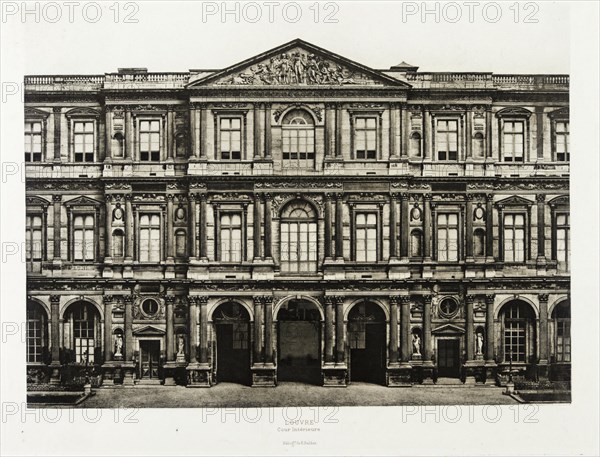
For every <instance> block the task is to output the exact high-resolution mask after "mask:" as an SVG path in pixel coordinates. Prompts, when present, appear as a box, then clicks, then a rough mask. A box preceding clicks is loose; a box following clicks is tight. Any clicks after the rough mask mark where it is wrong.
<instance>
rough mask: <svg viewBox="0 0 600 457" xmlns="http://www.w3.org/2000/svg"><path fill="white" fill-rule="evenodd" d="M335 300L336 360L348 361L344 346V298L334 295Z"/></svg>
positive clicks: (338, 361)
mask: <svg viewBox="0 0 600 457" xmlns="http://www.w3.org/2000/svg"><path fill="white" fill-rule="evenodd" d="M334 300H335V360H336V362H337V363H345V362H346V351H345V347H344V330H345V325H344V300H343V299H342V297H334Z"/></svg>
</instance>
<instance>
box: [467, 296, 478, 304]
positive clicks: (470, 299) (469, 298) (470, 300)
mask: <svg viewBox="0 0 600 457" xmlns="http://www.w3.org/2000/svg"><path fill="white" fill-rule="evenodd" d="M475 298H476V295H471V294H469V295H467V296H466V297H465V301H466V302H467V303H471V304H473V303H475Z"/></svg>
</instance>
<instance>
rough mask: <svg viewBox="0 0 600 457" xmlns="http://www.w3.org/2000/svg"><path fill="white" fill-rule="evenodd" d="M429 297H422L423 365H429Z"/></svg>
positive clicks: (430, 353)
mask: <svg viewBox="0 0 600 457" xmlns="http://www.w3.org/2000/svg"><path fill="white" fill-rule="evenodd" d="M431 298H432V297H431V295H423V363H424V364H431V363H432V362H431V356H432V355H433V350H432V341H431Z"/></svg>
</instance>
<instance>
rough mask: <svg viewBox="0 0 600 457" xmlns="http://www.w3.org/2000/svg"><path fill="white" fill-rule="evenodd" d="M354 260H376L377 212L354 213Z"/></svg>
mask: <svg viewBox="0 0 600 457" xmlns="http://www.w3.org/2000/svg"><path fill="white" fill-rule="evenodd" d="M355 236H356V260H357V261H358V262H375V261H377V214H376V213H357V214H356V227H355Z"/></svg>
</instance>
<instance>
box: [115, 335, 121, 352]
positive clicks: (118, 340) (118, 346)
mask: <svg viewBox="0 0 600 457" xmlns="http://www.w3.org/2000/svg"><path fill="white" fill-rule="evenodd" d="M115 357H123V335H121V334H120V333H118V334H117V335H116V336H115Z"/></svg>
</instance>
